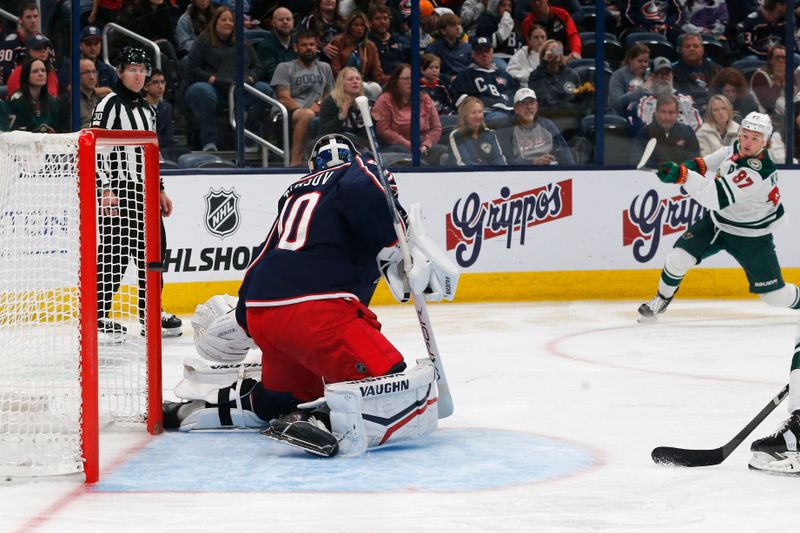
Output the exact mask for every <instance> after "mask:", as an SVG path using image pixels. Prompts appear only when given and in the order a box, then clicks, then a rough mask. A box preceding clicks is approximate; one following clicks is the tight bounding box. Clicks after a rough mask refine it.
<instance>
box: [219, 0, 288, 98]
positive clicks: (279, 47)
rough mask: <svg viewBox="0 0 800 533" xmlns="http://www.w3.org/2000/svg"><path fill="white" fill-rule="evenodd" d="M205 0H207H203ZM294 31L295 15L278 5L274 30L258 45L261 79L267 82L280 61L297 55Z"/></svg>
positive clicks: (273, 22)
mask: <svg viewBox="0 0 800 533" xmlns="http://www.w3.org/2000/svg"><path fill="white" fill-rule="evenodd" d="M203 1H205V0H203ZM293 31H294V15H293V14H292V12H291V11H289V10H288V9H286V8H285V7H276V8H275V9H274V10H273V11H272V31H271V32H269V33H268V34H267V35H265V36H264V38H263V39H261V42H260V43H258V46H257V47H256V53H257V54H258V60H259V61H260V62H261V68H262V69H263V70H262V75H261V79H262V80H263V81H265V82H267V83H269V82H270V81H272V75H273V74H275V69H276V68H277V67H278V64H279V63H284V62H286V61H292V60H294V59H295V58H296V57H297V54H296V53H295V51H294V46H292V32H293Z"/></svg>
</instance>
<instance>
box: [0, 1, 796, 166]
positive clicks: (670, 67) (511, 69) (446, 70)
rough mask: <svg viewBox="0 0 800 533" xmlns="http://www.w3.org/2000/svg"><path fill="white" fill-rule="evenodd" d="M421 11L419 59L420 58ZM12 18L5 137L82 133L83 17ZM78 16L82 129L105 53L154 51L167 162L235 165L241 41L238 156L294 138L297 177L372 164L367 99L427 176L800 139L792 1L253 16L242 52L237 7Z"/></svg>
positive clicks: (2, 29)
mask: <svg viewBox="0 0 800 533" xmlns="http://www.w3.org/2000/svg"><path fill="white" fill-rule="evenodd" d="M412 2H414V3H417V4H418V7H419V13H420V21H419V22H420V23H419V35H417V36H415V37H418V39H419V42H420V49H419V50H412V47H411V42H412V35H411V28H412V25H411V3H412ZM9 3H10V4H11V5H10V6H9V8H10V9H11V11H12V12H14V14H15V15H17V16H18V19H17V20H16V21H10V20H7V19H0V97H2V98H0V131H7V130H15V129H20V130H29V131H37V132H43V133H52V132H67V131H72V129H73V118H72V116H71V111H72V99H73V91H72V89H73V88H72V87H71V84H72V79H71V75H72V74H71V73H72V67H71V65H70V60H71V55H72V54H70V53H69V43H70V38H69V33H68V29H69V27H70V24H69V21H70V20H71V14H70V12H69V8H70V5H71V2H54V3H52V4H53V5H54V6H55V7H51V6H50V4H47V5H48V10H47V12H40V7H39V6H38V4H37V2H35V1H32V0H21V1H20V0H17V1H10V2H9ZM84 4H85V9H86V10H85V11H84V12H82V13H81V14H80V17H81V33H80V64H79V87H78V88H77V90H78V93H79V94H78V98H79V100H80V119H79V120H78V121H77V122H79V123H80V127H86V126H87V125H88V124H89V122H90V118H91V114H92V110H93V109H94V106H95V105H97V103H98V102H99V101H100V100H102V98H103V97H104V96H106V95H107V94H108V93H109V92H111V91H112V90H113V88H114V87H115V85H116V84H117V83H118V76H117V72H116V70H115V68H114V67H112V66H110V65H109V64H108V63H106V62H105V61H104V60H103V59H102V58H103V46H108V47H109V50H108V52H109V56H110V57H111V59H112V61H111V63H112V64H113V57H114V54H115V53H116V52H117V51H118V50H119V49H121V48H122V47H124V46H131V45H133V46H140V47H142V48H145V49H146V50H147V51H148V54H150V55H151V59H152V60H153V61H154V62H155V61H156V60H157V61H158V63H159V64H160V65H161V68H160V69H157V70H153V72H152V73H151V76H150V77H149V78H148V80H147V82H146V84H145V87H144V89H143V97H145V98H146V99H147V101H148V102H150V103H151V104H152V106H153V107H154V109H156V113H157V122H158V128H157V129H158V135H159V140H160V145H161V148H162V156H163V158H164V159H176V158H177V156H178V155H179V154H180V153H181V152H187V151H190V150H191V151H207V152H212V153H216V154H221V155H225V154H224V152H227V151H230V150H233V148H234V135H233V130H232V129H231V126H230V123H229V121H228V120H227V115H228V112H229V109H228V102H229V91H230V89H231V88H232V87H233V85H234V80H235V72H236V68H235V66H236V60H237V59H236V58H237V54H236V48H237V46H236V43H237V39H241V40H242V41H243V45H244V50H245V54H244V62H245V64H244V65H243V69H244V78H245V83H246V84H247V85H249V86H251V87H252V89H253V90H248V91H246V99H245V102H244V108H245V117H246V120H245V127H246V128H247V130H248V131H249V132H250V133H251V134H252V135H248V140H247V146H246V148H245V152H246V153H247V154H248V155H249V154H251V153H253V152H257V151H258V150H259V148H260V146H261V145H260V144H259V141H260V140H266V141H268V142H270V143H273V144H275V145H278V146H280V145H281V143H282V136H281V133H282V126H283V121H284V120H285V121H286V124H287V125H288V128H289V132H290V134H289V146H287V147H286V148H287V153H288V154H289V155H288V160H289V162H290V163H289V164H290V165H291V166H301V165H304V164H305V160H306V159H307V153H308V150H309V148H310V145H311V144H313V141H314V139H315V138H316V137H317V136H319V135H321V134H324V133H330V132H334V131H336V132H345V133H346V134H347V135H349V136H350V137H351V138H352V140H353V141H354V142H355V143H356V144H357V145H358V146H361V147H366V146H365V137H364V132H363V121H362V119H361V117H360V116H359V113H358V110H357V108H356V106H355V105H354V103H353V102H354V99H355V98H356V97H357V96H359V95H366V96H367V97H368V98H369V100H370V102H371V104H372V109H373V118H374V119H375V123H376V131H377V135H378V140H379V142H380V143H381V146H382V150H383V151H384V152H385V155H384V157H386V158H387V160H388V161H389V162H391V163H394V164H403V163H408V162H410V161H411V160H412V158H413V156H412V154H419V156H420V159H421V162H422V164H424V165H575V164H592V163H594V162H595V161H596V160H601V159H602V160H604V161H605V162H606V163H607V164H608V163H611V164H631V163H633V162H635V161H637V160H638V158H639V155H640V153H641V150H642V149H643V147H644V145H645V144H646V142H647V141H648V140H649V139H650V138H653V137H656V138H658V140H659V143H658V150H657V152H656V153H655V154H654V155H653V161H656V160H661V159H671V160H676V161H678V160H685V159H688V158H691V157H694V156H697V155H701V154H702V155H706V154H707V153H710V152H711V151H713V150H715V149H716V148H718V147H719V146H722V145H725V144H728V143H730V142H731V139H732V138H734V137H735V134H736V131H737V129H738V123H739V121H741V119H742V117H743V116H745V115H746V114H747V113H749V112H751V111H761V112H764V113H767V114H769V115H770V117H771V118H772V120H773V123H774V124H773V126H774V130H775V131H774V134H773V136H772V139H771V141H770V148H769V149H770V154H771V155H772V157H773V158H774V159H775V160H776V161H777V162H781V163H782V162H785V157H786V147H785V145H784V139H785V138H786V131H785V128H786V124H787V117H790V118H791V119H793V120H791V122H789V123H790V124H792V125H795V126H794V127H796V128H797V127H798V126H797V124H800V117H798V115H797V113H796V111H795V107H796V106H795V102H796V101H797V102H800V97H798V96H795V97H794V98H793V102H792V103H791V104H790V105H787V102H786V94H787V84H789V83H791V85H790V86H788V87H789V90H790V94H792V95H798V91H799V90H800V75H790V76H787V72H786V59H787V52H788V53H792V51H793V50H794V49H795V48H796V47H795V46H794V43H788V44H789V46H787V43H785V42H784V36H785V27H786V17H787V16H797V15H798V14H800V8H797V10H796V13H794V14H792V13H787V6H786V2H785V1H784V0H735V1H734V0H727V1H726V0H663V1H660V2H651V1H647V0H605V1H604V2H603V6H602V8H598V7H597V5H596V2H595V1H589V0H438V1H433V0H303V1H288V0H277V1H267V0H250V1H249V2H245V3H244V10H245V20H244V26H245V34H244V35H241V36H240V35H237V34H236V31H235V26H236V25H235V24H234V12H235V8H234V2H233V1H232V0H95V1H94V2H83V3H82V5H84ZM599 10H602V11H603V20H604V22H603V27H602V28H599V27H598V17H597V14H598V11H599ZM108 24H115V25H119V26H121V27H123V28H126V29H128V30H129V31H132V32H134V33H136V34H138V35H140V36H141V37H143V38H145V39H147V40H148V41H150V42H151V43H153V44H154V47H153V46H143V45H142V44H141V42H139V41H137V40H135V39H131V38H130V37H128V36H124V35H123V34H122V32H119V31H115V30H114V28H115V26H109V27H108V28H106V26H107V25H108ZM598 34H599V35H600V36H601V37H600V39H598ZM600 49H602V50H603V57H604V58H605V64H604V68H603V69H602V71H599V70H597V69H596V62H595V57H596V54H597V53H598V51H599V50H600ZM412 53H418V54H419V56H420V61H419V65H420V67H419V78H418V79H414V74H413V69H412V68H411V64H412V63H413V62H412ZM156 56H157V57H156ZM797 59H800V57H797ZM798 63H800V61H797V60H795V65H798ZM797 72H800V71H795V74H796V73H797ZM787 78H788V79H787ZM252 93H256V94H255V95H254V94H252ZM415 94H418V95H419V101H418V102H414V101H413V96H414V95H415ZM598 94H599V95H601V97H602V98H601V99H599V98H598ZM278 104H281V105H278ZM598 104H599V106H598ZM598 107H599V108H598ZM281 108H283V109H285V111H286V116H285V117H284V114H283V112H282V111H281ZM415 113H416V116H415ZM599 114H602V115H603V117H604V118H603V119H602V120H601V122H603V123H605V125H604V127H603V129H604V131H605V135H606V136H607V137H608V138H610V139H612V140H613V138H616V139H618V140H620V141H621V142H627V144H628V145H629V146H633V149H628V150H623V151H620V150H614V149H613V146H614V144H613V143H612V142H607V143H606V147H607V148H606V153H605V154H595V153H594V146H595V136H596V132H595V124H597V122H596V121H595V118H594V117H595V116H596V115H599ZM412 117H414V118H415V119H416V120H417V122H418V124H419V134H418V136H416V137H415V135H413V134H412V123H413V122H414V121H413V120H412ZM793 137H794V139H798V138H800V135H797V134H795V135H794V136H793ZM794 153H798V149H797V148H794ZM273 157H274V156H273ZM789 162H791V161H789Z"/></svg>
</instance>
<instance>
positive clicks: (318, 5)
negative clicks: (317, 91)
mask: <svg viewBox="0 0 800 533" xmlns="http://www.w3.org/2000/svg"><path fill="white" fill-rule="evenodd" d="M342 26H343V21H342V18H341V16H340V15H339V0H314V8H313V9H312V10H311V14H310V15H308V16H307V17H305V18H304V19H303V20H301V21H300V25H299V27H300V28H308V29H310V30H314V31H315V32H316V34H317V48H318V49H319V51H320V59H323V60H325V61H330V60H331V59H333V57H334V56H335V55H336V54H337V53H339V51H338V50H337V49H336V46H334V45H333V44H331V41H332V40H333V38H334V37H336V36H337V35H339V34H340V33H342ZM334 74H336V72H334Z"/></svg>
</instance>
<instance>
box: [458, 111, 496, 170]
mask: <svg viewBox="0 0 800 533" xmlns="http://www.w3.org/2000/svg"><path fill="white" fill-rule="evenodd" d="M458 104H459V105H458V125H457V126H456V129H454V130H453V131H452V132H451V133H450V139H449V141H450V154H451V157H452V160H451V163H455V164H456V165H459V166H464V165H497V166H499V165H505V164H506V158H505V157H504V156H503V150H502V149H501V148H500V143H499V142H498V140H497V136H496V135H495V133H494V130H490V129H489V128H487V127H486V122H485V121H484V120H483V102H481V101H480V99H478V98H475V97H474V96H464V97H462V98H461V101H460V102H458Z"/></svg>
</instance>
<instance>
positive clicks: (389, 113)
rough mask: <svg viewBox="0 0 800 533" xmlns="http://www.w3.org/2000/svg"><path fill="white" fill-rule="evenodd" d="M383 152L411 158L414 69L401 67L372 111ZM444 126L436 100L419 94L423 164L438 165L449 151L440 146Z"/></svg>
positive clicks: (405, 66)
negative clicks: (412, 79) (434, 102)
mask: <svg viewBox="0 0 800 533" xmlns="http://www.w3.org/2000/svg"><path fill="white" fill-rule="evenodd" d="M372 116H373V117H374V118H375V126H376V128H377V131H378V138H379V139H380V141H381V145H382V150H384V151H386V152H404V153H408V154H409V155H410V154H411V65H409V64H408V63H403V64H401V65H400V66H398V67H397V68H396V69H395V70H394V72H392V75H391V76H390V77H389V81H388V83H387V84H386V90H385V91H384V92H383V94H381V95H380V96H379V97H378V100H377V101H376V102H375V105H374V106H373V108H372ZM441 136H442V124H441V122H439V113H437V111H436V106H435V105H434V104H433V100H431V97H430V96H428V95H427V94H426V93H424V92H420V94H419V153H420V155H421V156H422V161H423V163H427V164H430V165H436V164H438V163H439V159H440V158H441V156H442V154H444V153H445V152H446V151H447V149H446V148H445V147H444V146H441V145H439V144H437V143H438V142H439V138H441Z"/></svg>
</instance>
